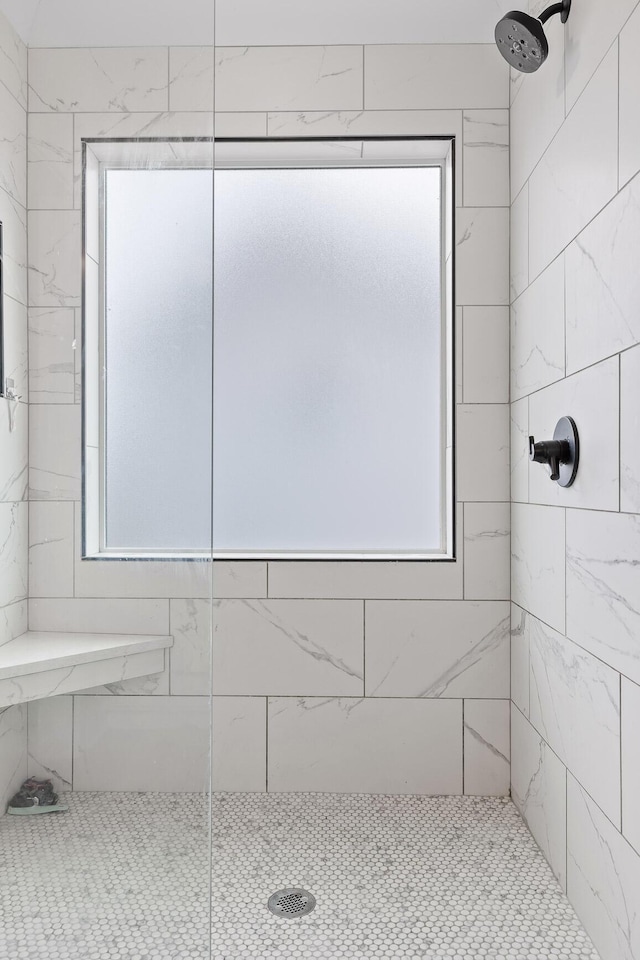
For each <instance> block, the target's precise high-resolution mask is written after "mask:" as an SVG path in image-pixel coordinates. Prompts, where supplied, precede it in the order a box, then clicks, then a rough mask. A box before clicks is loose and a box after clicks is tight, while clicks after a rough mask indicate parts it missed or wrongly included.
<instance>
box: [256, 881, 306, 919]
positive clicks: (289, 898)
mask: <svg viewBox="0 0 640 960" xmlns="http://www.w3.org/2000/svg"><path fill="white" fill-rule="evenodd" d="M315 905H316V898H315V897H314V896H313V894H312V893H308V892H307V891H306V890H301V889H300V888H299V887H292V888H291V889H289V890H278V892H277V893H273V894H271V896H270V897H269V902H268V903H267V906H268V907H269V910H271V913H275V915H276V917H284V919H285V920H293V919H294V918H295V917H304V916H306V915H307V914H308V913H311V911H312V910H313V909H314V908H315Z"/></svg>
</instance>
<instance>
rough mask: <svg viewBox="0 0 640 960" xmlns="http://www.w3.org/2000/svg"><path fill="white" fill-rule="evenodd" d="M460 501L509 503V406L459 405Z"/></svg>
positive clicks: (505, 404) (458, 490)
mask: <svg viewBox="0 0 640 960" xmlns="http://www.w3.org/2000/svg"><path fill="white" fill-rule="evenodd" d="M457 413H458V433H457V445H458V478H457V483H458V489H457V496H458V498H459V499H460V500H482V501H498V500H503V501H506V500H509V405H508V404H507V403H485V404H480V403H475V404H466V403H465V404H459V405H458V408H457Z"/></svg>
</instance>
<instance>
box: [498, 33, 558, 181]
mask: <svg viewBox="0 0 640 960" xmlns="http://www.w3.org/2000/svg"><path fill="white" fill-rule="evenodd" d="M545 33H546V35H547V38H548V40H549V56H548V58H547V60H546V61H545V64H544V70H538V71H537V72H536V73H532V74H529V75H528V76H526V77H524V76H523V75H522V74H517V76H516V83H515V84H514V87H515V88H517V92H516V93H515V96H514V99H513V103H512V105H511V115H510V119H511V197H512V198H515V197H516V196H517V195H518V194H519V193H520V191H521V190H522V187H523V186H524V184H525V183H526V181H527V179H528V178H529V177H530V176H531V173H532V171H533V169H534V167H535V166H536V164H537V163H538V161H539V160H540V157H541V156H542V155H543V153H544V152H545V150H546V149H547V147H548V146H549V144H550V143H551V141H552V140H553V138H554V136H555V135H556V133H557V132H558V130H559V129H560V127H561V126H562V124H563V122H564V42H565V28H564V26H563V25H562V24H561V23H560V17H552V19H551V20H549V21H548V23H547V24H546V25H545Z"/></svg>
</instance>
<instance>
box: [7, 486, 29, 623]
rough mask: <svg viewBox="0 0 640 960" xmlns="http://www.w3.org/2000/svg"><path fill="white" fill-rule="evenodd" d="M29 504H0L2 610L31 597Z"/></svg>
mask: <svg viewBox="0 0 640 960" xmlns="http://www.w3.org/2000/svg"><path fill="white" fill-rule="evenodd" d="M28 526H29V518H28V504H27V503H25V502H20V503H0V607H4V606H7V605H8V604H11V603H17V602H18V600H24V599H25V597H26V596H27V583H28V569H27V567H28V560H27V556H28Z"/></svg>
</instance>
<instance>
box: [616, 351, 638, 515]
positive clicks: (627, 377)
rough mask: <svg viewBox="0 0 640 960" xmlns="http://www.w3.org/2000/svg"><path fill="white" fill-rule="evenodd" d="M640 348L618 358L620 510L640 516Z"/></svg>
mask: <svg viewBox="0 0 640 960" xmlns="http://www.w3.org/2000/svg"><path fill="white" fill-rule="evenodd" d="M639 408H640V347H634V349H633V350H627V351H626V352H625V353H623V354H622V356H621V357H620V509H621V510H625V511H628V512H629V513H640V445H639V444H638V409H639Z"/></svg>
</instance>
